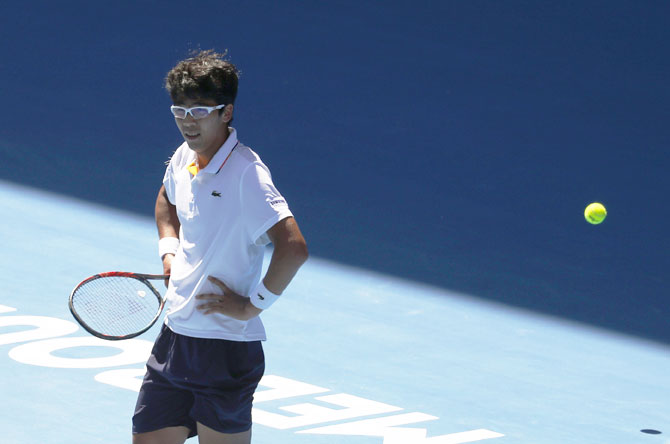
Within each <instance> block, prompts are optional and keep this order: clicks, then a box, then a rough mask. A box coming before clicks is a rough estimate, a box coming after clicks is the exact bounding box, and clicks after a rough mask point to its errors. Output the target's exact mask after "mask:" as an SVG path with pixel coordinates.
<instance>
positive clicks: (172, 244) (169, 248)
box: [158, 237, 179, 259]
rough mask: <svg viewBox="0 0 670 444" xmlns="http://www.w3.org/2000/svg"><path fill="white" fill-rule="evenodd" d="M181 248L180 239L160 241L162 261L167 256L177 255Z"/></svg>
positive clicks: (163, 239) (169, 238) (167, 238)
mask: <svg viewBox="0 0 670 444" xmlns="http://www.w3.org/2000/svg"><path fill="white" fill-rule="evenodd" d="M178 248H179V239H177V238H176V237H164V238H162V239H159V240H158V255H159V256H160V258H161V259H163V256H165V255H166V254H176V253H177V249H178Z"/></svg>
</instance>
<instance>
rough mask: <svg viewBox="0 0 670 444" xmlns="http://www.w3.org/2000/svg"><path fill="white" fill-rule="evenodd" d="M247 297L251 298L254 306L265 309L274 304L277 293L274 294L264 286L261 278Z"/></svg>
mask: <svg viewBox="0 0 670 444" xmlns="http://www.w3.org/2000/svg"><path fill="white" fill-rule="evenodd" d="M249 299H251V303H252V304H253V306H254V307H256V308H260V309H261V310H267V309H268V308H270V305H272V304H274V303H275V302H276V301H277V299H279V295H278V294H274V293H272V292H271V291H270V290H268V289H267V288H265V284H263V280H262V279H261V281H260V282H259V283H258V285H257V286H256V288H255V289H254V291H253V292H252V293H251V295H250V296H249Z"/></svg>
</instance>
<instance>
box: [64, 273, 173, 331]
mask: <svg viewBox="0 0 670 444" xmlns="http://www.w3.org/2000/svg"><path fill="white" fill-rule="evenodd" d="M160 305H161V301H160V299H159V297H157V296H156V294H155V293H154V290H153V289H152V288H151V287H150V286H149V284H147V283H145V282H143V281H141V280H139V279H135V278H131V277H124V276H107V277H102V278H97V279H92V280H90V281H88V282H86V283H84V284H83V285H82V286H81V287H79V288H78V289H77V290H76V291H75V293H74V295H73V297H72V306H73V308H74V311H76V313H77V314H78V315H79V317H80V319H81V320H82V321H84V323H86V324H87V325H88V326H89V327H90V328H92V329H93V330H96V331H98V332H99V333H102V334H104V335H107V336H126V335H130V334H133V333H136V332H137V331H140V330H142V329H144V328H145V327H146V326H147V325H149V324H150V323H151V322H152V321H153V320H154V318H155V317H156V315H157V314H158V312H159V310H160Z"/></svg>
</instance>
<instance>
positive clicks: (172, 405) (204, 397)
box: [133, 325, 265, 436]
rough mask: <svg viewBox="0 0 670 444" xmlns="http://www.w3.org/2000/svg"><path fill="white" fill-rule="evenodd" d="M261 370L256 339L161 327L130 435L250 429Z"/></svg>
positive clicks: (259, 352) (261, 350)
mask: <svg viewBox="0 0 670 444" xmlns="http://www.w3.org/2000/svg"><path fill="white" fill-rule="evenodd" d="M264 371H265V356H264V355H263V347H262V345H261V343H260V341H254V342H235V341H226V340H222V339H201V338H191V337H188V336H182V335H179V334H176V333H174V332H173V331H172V330H170V329H169V328H167V327H166V326H165V325H164V326H163V329H162V330H161V332H160V334H159V335H158V338H157V339H156V343H155V344H154V347H153V350H152V351H151V356H150V357H149V360H148V361H147V373H146V375H145V376H144V381H143V382H142V388H141V389H140V394H139V396H138V398H137V405H136V406H135V414H134V415H133V433H144V432H152V431H155V430H160V429H163V428H165V427H176V426H185V427H188V428H189V429H190V430H191V433H190V435H189V436H195V435H196V434H197V428H196V422H199V423H201V424H204V425H205V426H207V427H209V428H211V429H214V430H216V431H218V432H221V433H240V432H245V431H247V430H249V429H250V428H251V404H252V401H253V395H254V392H255V391H256V387H257V386H258V382H259V381H260V380H261V377H262V376H263V372H264Z"/></svg>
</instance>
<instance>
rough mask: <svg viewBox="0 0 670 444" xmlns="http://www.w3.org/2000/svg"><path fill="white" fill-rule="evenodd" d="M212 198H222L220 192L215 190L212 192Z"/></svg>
mask: <svg viewBox="0 0 670 444" xmlns="http://www.w3.org/2000/svg"><path fill="white" fill-rule="evenodd" d="M212 196H214V197H221V193H219V192H218V191H216V190H215V191H212Z"/></svg>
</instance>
